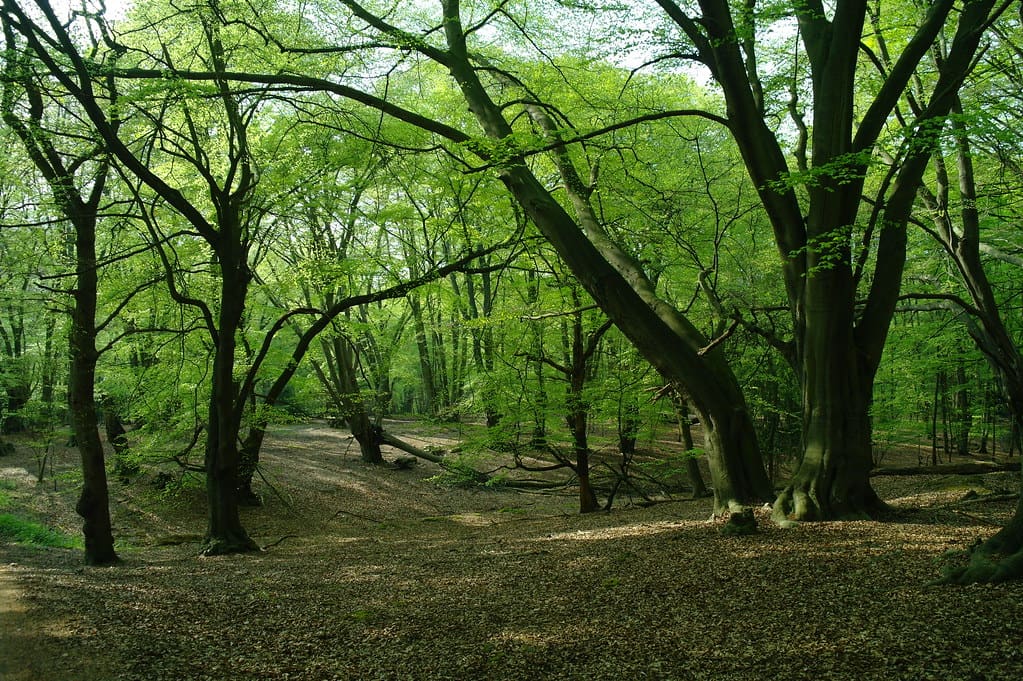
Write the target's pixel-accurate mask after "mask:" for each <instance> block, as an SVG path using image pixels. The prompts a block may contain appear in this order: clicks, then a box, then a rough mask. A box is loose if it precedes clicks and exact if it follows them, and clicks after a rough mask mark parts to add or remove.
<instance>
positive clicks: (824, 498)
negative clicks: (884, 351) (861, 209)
mask: <svg viewBox="0 0 1023 681" xmlns="http://www.w3.org/2000/svg"><path fill="white" fill-rule="evenodd" d="M836 269H840V268H837V267H836ZM811 276H812V277H813V278H816V277H820V276H826V277H830V276H836V277H840V278H841V277H842V272H840V271H839V272H837V273H836V272H833V271H831V272H827V273H823V274H814V275H811ZM810 285H811V284H809V283H808V287H810ZM825 293H828V294H830V292H828V291H827V289H825ZM821 304H822V305H826V304H827V303H826V301H821ZM825 309H826V308H824V307H821V308H819V309H818V315H815V317H817V319H816V321H818V322H819V323H818V324H817V325H815V326H813V327H811V328H810V329H808V331H807V334H806V337H807V342H806V348H805V350H804V362H803V405H804V406H803V455H802V459H801V460H800V462H799V466H798V467H797V468H796V471H795V473H794V474H793V476H792V480H791V481H790V483H789V485H788V487H786V489H785V490H784V491H783V492H782V493H781V494H780V495H779V497H778V500H777V501H776V503H775V514H776V517H778V518H779V519H782V518H786V519H789V520H831V519H846V518H849V519H852V518H864V517H871V516H873V515H875V514H877V513H879V512H881V511H883V510H884V509H885V508H886V506H885V504H884V503H883V502H882V501H881V500H880V499H879V498H878V496H877V494H876V493H875V492H874V490H873V488H872V487H871V485H870V469H871V468H872V466H873V459H872V457H871V423H870V403H871V397H872V386H873V376H874V372H875V371H876V365H873V366H864V363H863V362H862V361H860V360H859V359H858V352H857V351H858V348H857V347H856V345H855V343H854V341H853V338H852V324H851V320H849V319H848V318H847V315H848V314H851V310H852V308H851V306H845V305H841V304H838V305H835V306H834V308H832V310H833V312H832V313H831V314H829V315H826V314H824V310H825ZM829 317H830V318H829ZM827 322H831V324H830V325H828V324H827Z"/></svg>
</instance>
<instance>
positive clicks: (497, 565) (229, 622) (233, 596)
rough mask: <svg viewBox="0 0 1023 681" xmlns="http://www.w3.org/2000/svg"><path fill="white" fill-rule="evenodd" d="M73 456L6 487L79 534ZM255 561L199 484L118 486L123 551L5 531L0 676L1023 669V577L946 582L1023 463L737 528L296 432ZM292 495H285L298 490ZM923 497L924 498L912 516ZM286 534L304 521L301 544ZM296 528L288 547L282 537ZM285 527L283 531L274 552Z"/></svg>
mask: <svg viewBox="0 0 1023 681" xmlns="http://www.w3.org/2000/svg"><path fill="white" fill-rule="evenodd" d="M75 463H76V461H75V453H74V452H73V451H70V450H69V451H65V452H62V453H60V454H59V456H58V457H57V460H55V462H54V464H55V465H54V472H55V473H56V474H57V476H56V480H57V491H54V489H53V486H54V482H53V480H54V478H53V477H52V476H47V478H46V480H45V481H44V482H43V483H42V484H41V485H40V484H37V483H36V480H35V477H34V475H35V470H36V469H35V466H36V461H35V459H34V458H33V456H32V454H31V453H30V452H28V451H19V452H18V453H16V454H14V455H11V456H8V457H4V458H0V479H5V480H8V481H14V482H7V483H5V487H6V488H11V487H13V488H14V489H5V493H6V494H7V495H8V496H9V497H12V498H13V499H14V501H15V502H16V503H17V504H18V505H19V507H21V508H25V507H26V506H29V507H31V508H33V509H35V511H36V512H37V513H38V515H39V517H41V518H44V519H45V520H46V522H49V523H50V524H51V525H53V526H57V527H61V528H63V529H64V530H65V531H67V532H69V533H72V534H75V533H77V531H78V530H77V527H78V521H77V519H76V518H75V516H74V513H73V505H74V504H73V497H74V489H73V488H74V483H73V481H70V480H67V479H64V480H62V479H61V475H60V472H61V470H66V469H73V468H74V466H75ZM264 464H265V467H266V475H267V479H268V480H269V481H270V482H272V483H273V485H274V486H275V487H276V488H277V490H278V491H279V493H280V496H277V495H274V494H272V493H271V492H270V491H269V489H268V488H267V487H266V486H265V485H264V486H263V487H262V488H261V491H262V492H263V493H264V495H265V499H266V504H265V506H264V507H262V508H256V509H245V510H244V512H243V519H244V523H245V525H246V527H247V528H248V529H249V530H250V532H251V533H252V534H253V535H254V536H255V537H256V538H257V540H258V541H259V542H260V544H261V545H264V546H266V545H271V546H269V547H268V548H267V550H266V551H264V552H263V553H261V554H258V555H244V556H226V557H217V558H197V557H196V551H197V548H198V545H199V540H200V539H201V534H202V532H203V530H204V520H203V507H204V498H203V495H202V493H201V491H199V490H192V491H188V492H185V493H182V494H181V495H179V496H178V497H176V498H173V499H168V498H167V497H161V496H160V495H159V494H158V493H157V492H155V491H154V490H153V488H152V487H147V486H146V485H144V484H135V485H132V486H121V485H120V484H119V483H116V482H115V483H113V487H112V491H113V496H114V502H115V503H114V514H115V516H114V523H115V532H116V534H117V536H118V537H119V538H120V539H121V540H123V541H124V542H126V543H127V546H125V547H123V548H122V549H121V555H122V557H124V558H125V559H126V560H125V563H124V565H123V566H120V567H115V568H87V567H83V565H82V564H81V556H80V552H79V551H72V550H64V549H40V548H31V547H25V546H19V545H13V544H6V545H5V544H0V679H2V680H3V681H30V680H31V681H97V680H108V679H109V680H138V681H161V680H166V681H184V680H200V679H210V680H212V679H216V680H221V679H224V680H228V679H229V680H231V681H240V680H241V681H247V680H250V679H251V680H256V679H260V680H263V679H266V680H275V681H276V680H284V679H291V680H297V679H307V680H310V681H312V680H317V681H318V680H321V679H339V680H341V679H345V680H347V679H353V680H355V679H359V680H361V679H753V680H755V679H787V680H796V679H807V680H814V681H816V680H818V679H849V680H857V681H858V680H861V679H914V680H917V679H941V680H943V681H944V680H964V681H966V680H969V681H979V680H982V679H990V680H995V679H1007V680H1008V679H1013V680H1016V679H1019V678H1021V676H1023V584H1018V583H1017V584H1008V585H999V586H980V587H970V588H956V587H943V586H928V585H927V583H928V582H929V581H930V580H932V579H934V578H935V577H936V576H937V575H938V571H939V566H940V564H941V555H942V553H943V552H945V551H947V550H949V549H964V548H966V547H967V546H968V545H969V544H970V543H971V542H973V541H974V540H975V539H976V538H977V537H985V536H987V535H989V534H990V533H992V532H994V531H995V530H996V529H997V527H998V525H999V524H1000V523H1002V522H1004V520H1005V519H1006V518H1007V517H1008V515H1009V513H1010V511H1011V509H1012V507H1013V503H1014V502H1011V501H1005V502H997V503H994V502H993V503H981V504H976V503H974V504H964V503H961V502H959V499H961V498H962V496H963V494H964V493H965V492H966V491H967V490H969V489H974V490H976V491H977V492H980V493H985V492H992V491H999V490H1014V489H1018V478H1017V477H1016V475H1014V474H988V475H983V476H972V477H962V478H953V477H947V476H946V477H940V476H929V477H919V476H917V477H911V478H894V477H892V478H889V477H882V478H876V479H875V481H876V483H877V488H878V490H879V492H880V493H881V494H882V496H883V497H884V498H885V499H887V500H888V501H889V502H890V503H891V504H893V505H894V506H895V507H897V508H899V509H904V511H903V512H901V513H900V514H899V517H898V519H897V520H895V521H890V522H885V523H878V522H847V523H822V524H814V525H806V526H800V527H798V528H796V529H790V530H783V529H779V528H777V527H775V526H773V525H771V524H770V523H768V522H766V518H762V520H764V522H761V533H760V534H757V535H754V536H750V537H739V538H726V537H723V536H721V535H720V534H719V533H718V526H717V525H716V524H714V523H709V522H707V517H708V515H709V509H710V505H709V502H708V501H707V500H700V501H687V500H681V498H680V500H678V501H673V502H668V503H661V504H657V505H655V506H652V507H649V508H639V507H628V508H625V507H623V508H616V510H615V511H614V512H612V513H610V514H607V513H598V514H593V515H589V516H579V515H575V514H574V513H573V508H574V505H575V501H574V499H573V498H572V497H571V496H551V495H537V494H524V493H516V492H511V491H501V490H484V489H460V488H451V487H443V486H439V485H437V484H436V483H434V482H430V481H428V480H427V478H428V477H430V476H432V475H435V474H436V473H437V470H438V469H437V468H436V466H435V465H433V464H428V463H426V462H420V463H419V464H418V465H416V466H415V467H414V468H413V469H412V470H405V471H399V470H390V469H385V468H374V467H371V466H367V465H365V464H363V463H361V462H360V460H359V458H358V453H357V448H355V447H353V446H351V442H350V440H349V439H347V438H346V437H345V436H344V434H343V433H341V432H339V431H332V430H328V429H326V428H322V427H317V426H291V427H288V428H282V429H280V430H279V431H278V432H277V433H276V434H275V436H274V437H272V438H271V439H270V440H268V443H267V447H266V448H265V451H264ZM285 501H286V502H287V503H285ZM912 509H917V510H912ZM285 537H286V538H285ZM282 538H284V539H283V541H281V539H282ZM278 542H279V543H278Z"/></svg>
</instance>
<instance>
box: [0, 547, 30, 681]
mask: <svg viewBox="0 0 1023 681" xmlns="http://www.w3.org/2000/svg"><path fill="white" fill-rule="evenodd" d="M12 572H13V570H12V569H11V567H10V566H8V565H6V564H3V565H0V679H3V681H28V680H29V679H33V678H36V677H34V676H33V671H32V669H31V661H32V659H31V654H30V652H31V644H30V642H29V641H28V640H27V639H28V638H30V635H29V634H28V632H30V631H31V627H32V622H31V620H30V619H29V617H28V615H27V614H26V608H25V604H24V603H23V601H22V598H23V596H22V593H21V590H20V589H18V586H17V583H16V582H15V580H14V577H13V575H12Z"/></svg>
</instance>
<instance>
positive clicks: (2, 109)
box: [0, 22, 119, 565]
mask: <svg viewBox="0 0 1023 681" xmlns="http://www.w3.org/2000/svg"><path fill="white" fill-rule="evenodd" d="M3 29H4V40H5V48H6V50H7V58H6V61H5V64H4V73H3V93H2V100H0V115H2V117H3V120H4V122H5V123H6V124H7V126H8V127H10V128H11V130H13V131H14V133H15V134H16V135H17V136H18V138H19V139H21V141H22V144H23V145H24V147H25V150H26V152H27V154H28V156H29V158H30V159H31V160H32V163H33V164H34V165H35V166H36V168H37V169H38V170H39V172H40V173H41V174H42V176H43V178H44V179H45V180H46V182H47V184H48V185H49V187H50V191H51V193H52V194H53V199H54V201H55V203H56V205H57V209H58V210H59V212H60V213H61V214H62V215H63V217H64V218H65V219H66V220H67V221H68V222H69V223H70V224H71V226H72V228H73V229H74V263H75V285H74V287H73V289H72V290H71V296H72V298H73V301H74V303H73V305H72V308H71V331H70V334H69V345H70V359H71V363H70V373H69V388H68V391H69V404H70V407H71V426H72V431H73V433H74V439H75V443H76V445H77V447H78V451H79V453H80V455H81V465H82V492H81V494H80V496H79V499H78V503H77V505H76V506H75V510H76V511H77V512H78V514H79V515H80V516H81V517H82V519H83V520H84V524H83V527H82V530H83V534H84V535H85V561H86V562H87V563H88V564H90V565H110V564H113V563H117V562H119V558H118V556H117V552H116V551H115V550H114V537H113V530H112V528H111V522H110V503H109V493H108V489H107V476H106V464H105V460H104V452H103V443H102V442H101V440H100V435H99V425H98V421H97V409H96V397H95V384H96V364H97V361H98V359H99V351H98V350H97V345H96V336H97V333H98V330H99V329H100V328H101V327H102V326H105V322H104V323H99V324H98V323H97V301H98V297H99V268H100V264H101V263H100V261H99V258H98V257H97V249H96V240H97V227H98V225H99V222H100V212H101V206H102V204H103V201H104V192H105V190H106V188H107V181H108V179H109V177H110V175H111V172H112V171H111V166H110V161H109V159H108V158H107V156H106V154H105V153H104V151H103V147H102V144H96V143H88V142H87V143H86V144H84V145H83V144H82V142H81V141H80V140H77V139H71V140H65V142H67V143H69V144H70V145H71V147H72V148H74V147H78V149H77V150H73V151H71V152H65V151H62V150H60V149H59V148H58V144H59V143H60V141H61V140H60V139H59V133H52V132H50V130H51V128H50V126H49V125H47V121H46V120H44V118H45V111H46V109H47V108H54V109H57V108H59V106H60V105H59V104H58V102H57V101H56V100H54V99H51V98H49V97H48V96H47V95H46V94H45V93H44V87H45V86H46V85H47V83H46V81H47V80H49V79H48V78H47V77H46V76H41V75H40V74H39V73H37V72H36V69H35V68H34V67H35V66H36V62H35V60H34V59H33V57H32V54H31V52H25V51H24V44H23V43H22V42H21V41H19V40H17V38H16V35H17V34H16V33H15V31H14V30H13V28H12V26H11V25H10V24H8V23H6V22H5V23H4V26H3ZM105 86H106V96H107V97H108V98H109V102H110V104H111V105H115V104H116V90H115V89H114V85H113V81H112V80H107V81H106V83H105ZM118 126H119V122H118V121H117V120H116V119H114V120H112V121H111V127H112V129H114V130H115V131H116V129H117V127H118ZM108 321H109V320H108Z"/></svg>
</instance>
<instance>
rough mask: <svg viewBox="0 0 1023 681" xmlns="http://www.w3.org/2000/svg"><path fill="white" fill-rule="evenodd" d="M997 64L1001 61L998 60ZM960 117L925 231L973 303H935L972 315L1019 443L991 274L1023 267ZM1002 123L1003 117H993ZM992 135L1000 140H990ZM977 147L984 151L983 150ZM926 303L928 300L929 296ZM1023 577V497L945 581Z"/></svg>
mask: <svg viewBox="0 0 1023 681" xmlns="http://www.w3.org/2000/svg"><path fill="white" fill-rule="evenodd" d="M999 39H1000V41H1001V42H1002V47H1003V49H1005V48H1007V49H1009V50H1013V51H1014V52H1015V56H1018V53H1019V52H1018V46H1017V44H1016V43H1015V41H1014V40H1013V39H1012V37H1011V36H1009V35H1007V34H1006V33H1000V34H999ZM995 60H996V62H997V57H995ZM992 71H993V74H994V77H995V78H997V77H998V74H1009V75H1010V78H1011V74H1012V71H1011V70H1002V69H1001V68H998V66H997V65H996V66H995V68H994V69H992ZM1010 83H1011V84H1007V87H1006V89H1007V90H1012V89H1014V87H1018V85H1019V81H1018V80H1017V81H1016V82H1014V83H1012V81H1011V80H1010ZM995 106H996V107H997V105H995ZM994 111H997V108H995V109H994ZM1010 111H1011V109H1010ZM953 112H954V113H955V114H956V115H955V117H953V119H952V123H951V135H952V147H951V149H949V150H948V153H947V154H945V153H942V154H937V155H935V159H934V170H935V172H934V178H933V181H932V183H931V185H930V186H923V187H921V191H920V196H921V199H922V202H923V204H924V206H925V208H926V209H927V213H928V216H929V217H930V224H929V225H928V224H927V223H924V222H921V226H922V227H923V228H924V229H925V230H926V231H927V233H928V234H929V235H930V236H931V237H932V238H933V239H934V240H935V241H936V242H937V243H938V244H940V245H941V247H942V250H943V252H944V255H945V257H946V258H947V259H948V260H949V261H950V262H951V263H952V265H953V266H954V268H955V270H956V272H957V273H958V276H959V281H960V283H961V285H962V289H963V290H964V291H965V295H966V299H965V300H964V299H963V298H961V297H959V296H958V295H955V294H941V295H938V296H935V297H936V298H937V299H938V300H941V301H942V302H946V303H950V304H952V305H953V306H955V308H956V309H957V310H961V311H962V313H964V314H963V316H964V318H965V321H966V329H967V331H968V332H969V334H970V336H971V337H972V338H973V340H974V343H975V344H976V346H977V348H978V349H979V350H980V351H981V352H982V353H983V354H984V357H985V358H986V359H987V361H988V363H989V364H990V365H991V368H992V370H993V371H994V372H995V374H996V375H997V376H999V377H1000V378H1001V384H1002V388H1003V390H1004V393H1005V397H1006V401H1007V405H1008V410H1009V414H1010V417H1011V421H1012V432H1013V436H1016V434H1018V433H1019V432H1021V430H1023V354H1021V353H1020V350H1019V345H1018V343H1017V341H1016V339H1015V338H1014V337H1013V334H1012V333H1011V332H1010V330H1009V327H1008V325H1007V324H1006V322H1005V319H1004V313H1003V312H1002V307H1003V303H1002V301H1000V300H999V296H998V294H997V291H996V288H995V286H994V285H993V284H992V280H991V277H990V276H989V271H990V270H993V269H996V268H997V267H998V266H999V265H1001V266H1005V265H1008V266H1009V267H1013V268H1014V269H1015V270H1016V274H1017V275H1018V268H1019V266H1020V265H1021V264H1023V263H1021V262H1019V261H1018V260H1015V261H1014V259H1013V258H1012V257H1011V256H1008V255H1007V254H1005V253H1003V252H1002V251H1001V250H1000V249H998V248H997V247H996V246H994V245H992V244H991V242H990V238H991V235H992V232H994V233H997V230H999V229H1001V228H1002V225H1000V224H998V222H999V217H998V216H999V213H1000V206H999V204H1000V203H1001V200H1000V199H999V198H998V194H1000V193H1001V191H1002V189H1001V188H997V189H994V188H993V190H992V191H991V192H990V195H988V196H985V195H984V194H985V192H984V188H983V186H982V184H981V183H982V182H983V179H982V178H980V177H978V167H977V166H978V160H977V157H978V156H980V157H981V158H980V159H979V163H981V164H983V163H984V160H985V159H984V158H983V157H984V156H986V154H979V153H978V151H977V149H976V146H981V145H983V146H987V145H986V144H985V142H984V141H983V140H984V137H985V130H984V128H982V127H980V126H979V125H977V123H979V121H978V120H977V118H972V119H971V117H970V116H969V115H968V113H970V112H967V111H966V109H965V107H964V103H963V100H962V99H960V98H958V97H957V98H956V101H955V104H954V105H953ZM978 113H979V112H978ZM995 116H997V114H992V117H995ZM1010 116H1011V120H1012V122H1013V123H1016V124H1018V123H1019V117H1018V112H1016V111H1011V113H1010ZM992 122H995V123H996V124H997V123H1000V122H998V121H992ZM971 128H972V129H971ZM987 132H988V133H989V134H988V135H987V136H988V137H989V138H990V137H994V140H990V139H989V140H988V141H991V142H993V144H991V146H993V147H994V149H995V150H998V151H1000V152H1001V153H999V154H998V156H1000V157H1001V158H1002V159H1011V158H1013V157H1014V156H1015V153H1014V150H1012V149H1011V146H1013V145H1012V143H1010V144H1009V145H1008V147H1009V148H1005V147H1004V146H1003V144H1001V143H1000V142H999V140H998V139H997V138H998V133H997V128H996V129H995V130H993V131H992V130H991V129H988V131H987ZM992 132H993V135H992V134H990V133H992ZM975 143H979V144H977V145H976V146H975ZM999 147H1002V148H1001V149H999ZM1013 171H1014V172H1013ZM1010 172H1013V174H1014V175H1015V177H1014V179H1015V181H1016V184H1017V187H1018V182H1019V180H1020V179H1021V178H1020V174H1019V167H1018V166H1016V167H1015V168H1012V170H1011V171H1010ZM995 184H996V185H997V181H996V182H995ZM985 228H987V229H985ZM984 256H987V260H988V262H985V257H984ZM920 297H924V298H925V297H927V294H922V295H921V296H920ZM1020 576H1023V497H1021V499H1020V502H1019V504H1018V506H1017V508H1016V512H1015V514H1014V516H1013V517H1012V519H1011V520H1010V521H1009V522H1008V524H1006V525H1005V527H1003V528H1002V529H1001V530H1000V531H999V532H998V533H996V534H995V535H994V536H992V537H990V538H989V539H988V540H987V541H985V542H984V543H982V544H980V545H978V546H976V547H974V548H973V549H972V551H971V554H970V560H969V562H968V564H966V565H965V566H962V567H958V568H956V569H953V570H950V571H949V572H948V574H947V575H946V577H945V579H946V580H947V581H951V582H956V583H962V584H966V583H972V582H998V581H1005V580H1008V579H1017V578H1019V577H1020Z"/></svg>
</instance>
